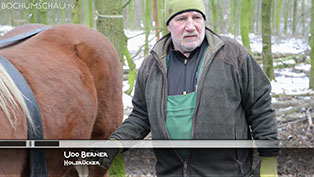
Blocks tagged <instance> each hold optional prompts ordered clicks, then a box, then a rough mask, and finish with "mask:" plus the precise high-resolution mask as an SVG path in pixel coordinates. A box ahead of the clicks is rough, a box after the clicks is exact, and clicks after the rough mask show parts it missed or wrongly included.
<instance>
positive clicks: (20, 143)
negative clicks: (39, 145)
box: [0, 141, 26, 147]
mask: <svg viewBox="0 0 314 177" xmlns="http://www.w3.org/2000/svg"><path fill="white" fill-rule="evenodd" d="M1 146H26V141H0V147H1Z"/></svg>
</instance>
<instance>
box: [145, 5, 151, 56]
mask: <svg viewBox="0 0 314 177" xmlns="http://www.w3.org/2000/svg"><path fill="white" fill-rule="evenodd" d="M150 5H151V3H150V0H146V8H145V49H144V56H147V55H148V52H149V47H148V37H149V34H150V26H151V24H150V22H151V20H150V10H151V7H150Z"/></svg>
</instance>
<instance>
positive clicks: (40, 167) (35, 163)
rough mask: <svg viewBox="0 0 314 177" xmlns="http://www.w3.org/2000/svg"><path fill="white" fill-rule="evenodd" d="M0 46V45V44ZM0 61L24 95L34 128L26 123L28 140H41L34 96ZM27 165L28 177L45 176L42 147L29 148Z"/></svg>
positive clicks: (11, 40)
mask: <svg viewBox="0 0 314 177" xmlns="http://www.w3.org/2000/svg"><path fill="white" fill-rule="evenodd" d="M49 28H50V27H46V28H42V29H38V30H34V31H31V32H28V33H24V34H21V35H17V36H14V37H12V38H8V39H5V40H1V41H0V45H8V44H13V43H15V42H18V41H20V40H23V39H26V38H29V37H31V36H34V35H35V34H37V33H39V32H41V31H44V30H47V29H49ZM0 48H1V46H0ZM0 63H1V64H2V65H3V67H4V68H5V70H6V71H7V73H8V74H9V75H10V77H11V78H12V80H13V81H14V83H15V85H16V86H17V87H18V89H19V90H20V91H21V93H22V94H23V96H24V101H25V103H26V105H27V108H28V110H29V113H30V116H31V117H32V119H33V123H34V125H35V129H33V128H32V127H31V125H30V123H29V122H27V125H28V139H29V140H43V139H44V135H43V129H42V122H41V117H40V112H39V108H38V104H37V102H36V99H35V96H34V94H33V92H32V90H31V88H30V87H29V86H28V84H27V82H26V81H25V79H24V77H23V75H22V74H21V73H20V72H19V71H18V70H17V69H16V68H15V67H14V66H13V65H12V64H11V63H10V62H9V61H8V60H7V59H5V58H4V57H2V56H0ZM29 164H30V165H29V167H30V177H47V164H46V159H45V152H44V150H43V149H35V148H30V149H29Z"/></svg>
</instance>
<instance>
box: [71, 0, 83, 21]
mask: <svg viewBox="0 0 314 177" xmlns="http://www.w3.org/2000/svg"><path fill="white" fill-rule="evenodd" d="M81 4H82V2H81V0H76V6H75V8H73V9H72V16H73V23H74V24H80V22H81V14H82V13H81Z"/></svg>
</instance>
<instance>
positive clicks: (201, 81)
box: [191, 44, 223, 139]
mask: <svg viewBox="0 0 314 177" xmlns="http://www.w3.org/2000/svg"><path fill="white" fill-rule="evenodd" d="M222 46H223V44H220V45H219V46H218V47H217V48H216V50H215V52H214V51H213V49H211V48H210V47H209V46H208V47H207V52H206V53H205V56H204V59H206V57H207V56H208V55H210V58H209V59H208V60H207V61H208V62H207V63H204V65H203V67H201V71H202V72H201V71H200V73H199V79H198V81H197V90H196V105H195V111H194V114H193V118H192V130H191V139H193V137H194V131H195V117H196V113H197V112H198V107H199V104H200V97H201V95H200V92H201V89H202V86H201V84H203V80H204V79H203V77H204V76H203V74H202V73H203V71H205V70H206V69H207V68H209V66H210V64H211V62H212V61H213V58H214V56H215V55H216V53H217V51H218V50H219V49H220V48H221V47H222ZM205 61H206V60H204V61H203V62H205ZM202 69H203V70H202Z"/></svg>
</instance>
